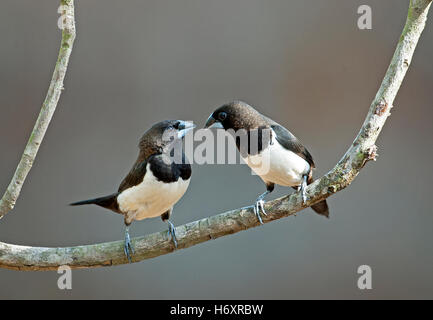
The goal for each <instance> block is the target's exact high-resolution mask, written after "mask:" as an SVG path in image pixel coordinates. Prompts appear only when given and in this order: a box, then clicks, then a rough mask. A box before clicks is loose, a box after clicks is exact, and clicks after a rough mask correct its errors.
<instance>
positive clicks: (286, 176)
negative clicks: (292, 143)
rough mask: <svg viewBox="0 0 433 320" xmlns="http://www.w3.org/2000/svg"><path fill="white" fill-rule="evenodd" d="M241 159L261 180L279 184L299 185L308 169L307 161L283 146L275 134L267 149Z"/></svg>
mask: <svg viewBox="0 0 433 320" xmlns="http://www.w3.org/2000/svg"><path fill="white" fill-rule="evenodd" d="M243 160H244V161H245V163H246V164H248V166H249V167H250V168H251V169H252V170H253V171H254V173H256V174H257V175H259V176H260V177H261V178H262V180H263V181H265V182H272V183H275V184H279V185H281V186H290V187H294V186H299V185H300V184H301V183H302V176H303V175H305V174H308V172H309V171H310V165H309V163H308V162H307V161H305V160H304V159H303V158H301V157H300V156H298V155H297V154H296V153H294V152H292V151H289V150H287V149H285V148H283V147H282V146H281V145H280V144H279V142H278V141H277V140H276V139H275V134H274V135H273V137H272V144H271V145H270V146H269V147H268V148H267V149H265V150H263V151H262V152H261V153H260V154H258V155H253V156H248V157H246V158H243Z"/></svg>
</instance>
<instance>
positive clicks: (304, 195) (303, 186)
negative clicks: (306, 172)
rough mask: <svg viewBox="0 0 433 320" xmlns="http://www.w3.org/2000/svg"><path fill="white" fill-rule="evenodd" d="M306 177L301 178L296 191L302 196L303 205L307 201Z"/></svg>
mask: <svg viewBox="0 0 433 320" xmlns="http://www.w3.org/2000/svg"><path fill="white" fill-rule="evenodd" d="M307 178H308V177H307V176H304V177H303V181H302V184H301V185H300V186H299V187H298V191H300V192H301V195H302V203H303V204H305V203H306V202H307V200H308V198H307Z"/></svg>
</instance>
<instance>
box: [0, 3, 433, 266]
mask: <svg viewBox="0 0 433 320" xmlns="http://www.w3.org/2000/svg"><path fill="white" fill-rule="evenodd" d="M430 5H431V0H411V1H410V4H409V12H408V17H407V20H406V25H405V27H404V29H403V32H402V35H401V37H400V39H399V41H398V44H397V48H396V50H395V53H394V56H393V58H392V60H391V63H390V65H389V68H388V70H387V72H386V75H385V77H384V79H383V82H382V84H381V86H380V88H379V90H378V92H377V94H376V97H375V98H374V100H373V102H372V104H371V106H370V109H369V111H368V114H367V117H366V118H365V121H364V123H363V125H362V127H361V130H360V131H359V133H358V135H357V136H356V138H355V140H354V141H353V143H352V145H351V146H350V147H349V149H348V150H347V152H346V153H345V154H344V156H343V157H342V158H341V160H340V161H339V162H338V163H337V164H336V166H335V167H334V168H333V169H332V170H331V171H330V172H328V173H327V174H326V175H324V176H323V177H321V178H320V179H318V180H316V181H315V182H314V183H312V184H311V185H309V186H308V188H307V195H308V199H309V200H308V201H307V203H306V204H303V203H302V197H301V195H300V194H299V193H294V194H291V195H288V196H285V197H282V198H279V199H276V200H274V201H270V202H268V203H267V204H266V206H265V209H266V212H267V213H268V215H267V216H266V217H264V218H263V222H264V223H268V222H271V221H274V220H277V219H281V218H283V217H287V216H290V215H293V214H295V213H296V212H298V211H300V210H302V209H304V208H306V207H308V206H311V205H312V204H314V203H317V202H319V201H321V200H323V199H326V198H328V197H329V196H331V195H333V194H334V193H336V192H338V191H340V190H342V189H344V188H346V187H347V186H349V185H350V184H351V183H352V181H353V180H354V179H355V178H356V176H357V175H358V173H359V172H360V170H361V169H362V168H363V167H364V165H365V164H366V163H367V162H368V161H370V160H376V157H377V147H376V145H375V143H376V140H377V138H378V136H379V134H380V132H381V130H382V128H383V126H384V124H385V121H386V120H387V118H388V116H389V115H390V110H391V108H392V104H393V102H394V99H395V97H396V95H397V92H398V90H399V88H400V85H401V83H402V81H403V79H404V77H405V74H406V71H407V70H408V68H409V66H410V63H411V61H412V56H413V53H414V51H415V47H416V45H417V43H418V40H419V38H420V36H421V33H422V31H423V29H424V26H425V23H426V20H427V13H428V10H429V8H430ZM257 226H259V222H258V221H257V218H256V216H255V215H254V213H253V209H252V207H247V208H241V209H236V210H232V211H229V212H225V213H221V214H218V215H215V216H212V217H209V218H205V219H201V220H199V221H194V222H191V223H188V224H185V225H182V226H179V227H177V228H176V233H177V238H178V248H179V249H185V248H188V247H191V246H193V245H196V244H199V243H202V242H205V241H208V240H211V239H216V238H219V237H223V236H226V235H229V234H233V233H236V232H239V231H242V230H247V229H249V228H253V227H257ZM132 244H133V246H134V247H135V252H136V253H135V254H134V256H133V261H134V262H138V261H142V260H145V259H150V258H154V257H157V256H160V255H164V254H167V253H170V252H173V251H174V247H173V244H172V242H171V239H170V238H169V237H168V235H167V232H166V231H163V232H158V233H153V234H150V235H146V236H144V237H138V238H134V239H132ZM125 263H128V260H127V259H126V258H125V255H124V253H123V241H116V242H109V243H102V244H93V245H87V246H78V247H70V248H38V247H26V246H17V245H12V244H6V243H0V267H3V268H9V269H16V270H53V269H57V268H58V267H59V266H61V265H68V266H70V267H71V268H92V267H101V266H112V265H119V264H125Z"/></svg>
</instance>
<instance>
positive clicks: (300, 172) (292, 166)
mask: <svg viewBox="0 0 433 320" xmlns="http://www.w3.org/2000/svg"><path fill="white" fill-rule="evenodd" d="M209 127H219V128H223V129H225V130H232V132H234V133H236V136H235V138H236V146H237V148H238V150H239V152H240V154H241V157H242V158H243V160H244V161H245V162H246V163H247V164H248V165H249V166H250V167H251V169H252V170H253V171H254V172H255V173H256V174H257V175H259V176H260V177H261V179H262V180H263V181H264V183H265V184H266V189H267V190H266V192H265V193H263V194H261V195H260V196H259V197H258V198H257V200H256V202H255V205H254V212H255V214H256V215H257V218H258V219H259V221H260V223H263V221H262V218H261V216H260V211H261V212H262V213H263V214H264V215H266V212H265V210H264V200H263V199H264V197H265V196H266V195H267V194H269V193H270V192H272V191H273V190H274V186H275V184H278V185H282V186H289V187H294V188H297V189H298V191H300V192H301V193H302V199H303V201H304V202H305V201H306V200H307V197H306V191H305V189H306V187H307V185H308V184H310V183H312V182H313V169H314V168H315V165H314V161H313V157H312V156H311V154H310V153H309V152H308V150H307V149H306V148H305V147H304V146H303V145H302V144H301V143H300V141H299V140H298V139H297V138H296V137H295V136H294V135H293V134H292V133H291V132H290V131H289V130H287V129H286V128H284V127H283V126H281V125H280V124H278V123H276V122H275V121H273V120H271V119H269V118H268V117H266V116H264V115H262V114H261V113H259V112H258V111H257V110H255V109H254V108H253V107H251V106H250V105H248V104H247V103H245V102H242V101H233V102H230V103H227V104H225V105H223V106H221V107H220V108H218V109H216V110H215V111H214V112H213V113H212V114H211V115H210V117H209V118H208V120H207V122H206V124H205V128H209ZM240 131H242V132H244V133H245V136H246V140H245V141H246V143H244V144H242V143H241V142H242V139H241V135H238V134H237V132H240ZM265 133H266V134H265ZM266 137H267V138H266ZM254 138H255V139H254ZM253 140H255V141H253ZM254 142H255V143H256V148H252V147H251V146H252V145H253V143H254ZM265 158H266V159H265ZM257 163H266V166H263V167H261V168H260V167H258V166H257ZM311 208H312V209H313V210H314V211H315V212H317V213H318V214H320V215H324V216H326V217H328V216H329V209H328V205H327V203H326V201H325V200H323V201H321V202H318V203H316V204H314V205H312V206H311Z"/></svg>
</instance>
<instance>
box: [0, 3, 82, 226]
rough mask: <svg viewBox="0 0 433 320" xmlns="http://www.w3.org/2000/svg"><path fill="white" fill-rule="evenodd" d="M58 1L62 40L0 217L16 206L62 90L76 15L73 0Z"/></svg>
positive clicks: (1, 207) (0, 202)
mask: <svg viewBox="0 0 433 320" xmlns="http://www.w3.org/2000/svg"><path fill="white" fill-rule="evenodd" d="M60 3H61V6H62V8H63V10H64V12H62V17H63V18H64V19H65V21H64V23H63V26H64V28H63V30H62V42H61V46H60V50H59V57H58V59H57V63H56V67H55V69H54V73H53V77H52V79H51V83H50V87H49V89H48V93H47V96H46V98H45V101H44V103H43V104H42V108H41V111H40V113H39V116H38V119H37V120H36V123H35V126H34V128H33V131H32V133H31V135H30V138H29V140H28V142H27V145H26V147H25V149H24V152H23V154H22V156H21V160H20V162H19V163H18V166H17V169H16V170H15V174H14V176H13V177H12V180H11V182H10V184H9V186H8V188H7V189H6V191H5V193H4V195H3V198H2V199H1V200H0V219H1V218H3V216H4V215H5V214H7V213H8V212H9V211H11V210H12V209H13V208H14V206H15V203H16V201H17V199H18V197H19V195H20V192H21V188H22V187H23V184H24V181H25V179H26V177H27V174H28V173H29V172H30V169H31V168H32V165H33V162H34V161H35V158H36V154H37V153H38V150H39V146H40V145H41V143H42V140H43V139H44V135H45V132H46V131H47V128H48V125H49V124H50V121H51V118H52V117H53V114H54V111H55V110H56V107H57V103H58V102H59V99H60V94H61V92H62V90H63V80H64V78H65V74H66V70H67V68H68V62H69V57H70V55H71V52H72V46H73V43H74V40H75V18H74V0H62V1H61V2H60Z"/></svg>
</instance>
